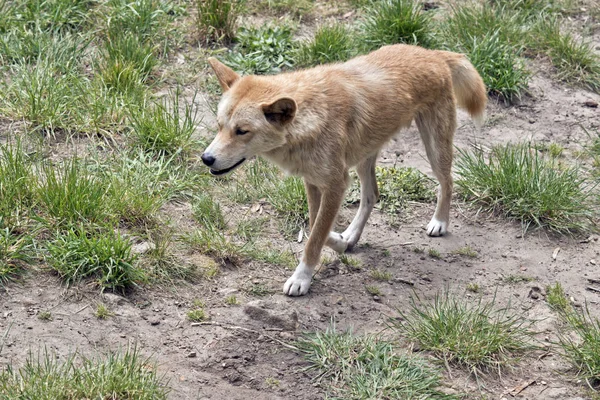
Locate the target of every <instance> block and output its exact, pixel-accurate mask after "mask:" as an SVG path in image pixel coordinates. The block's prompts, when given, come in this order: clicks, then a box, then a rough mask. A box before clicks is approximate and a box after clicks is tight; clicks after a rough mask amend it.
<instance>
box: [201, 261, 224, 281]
mask: <svg viewBox="0 0 600 400" xmlns="http://www.w3.org/2000/svg"><path fill="white" fill-rule="evenodd" d="M220 272H221V270H220V269H219V265H218V264H216V263H213V264H210V265H208V266H206V267H204V269H203V273H202V275H203V276H204V278H206V279H209V280H210V279H212V278H214V277H215V276H217V275H219V273H220Z"/></svg>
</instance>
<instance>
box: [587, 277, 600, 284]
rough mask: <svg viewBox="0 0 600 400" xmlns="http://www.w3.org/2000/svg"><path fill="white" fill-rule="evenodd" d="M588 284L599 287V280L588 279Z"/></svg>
mask: <svg viewBox="0 0 600 400" xmlns="http://www.w3.org/2000/svg"><path fill="white" fill-rule="evenodd" d="M588 282H589V283H595V284H597V285H599V284H600V279H595V278H588Z"/></svg>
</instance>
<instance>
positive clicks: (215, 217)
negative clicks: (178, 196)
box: [192, 193, 226, 230]
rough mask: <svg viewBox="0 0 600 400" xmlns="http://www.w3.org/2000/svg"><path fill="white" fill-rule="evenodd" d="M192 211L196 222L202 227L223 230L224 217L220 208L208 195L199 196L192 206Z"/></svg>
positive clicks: (224, 225)
mask: <svg viewBox="0 0 600 400" xmlns="http://www.w3.org/2000/svg"><path fill="white" fill-rule="evenodd" d="M192 210H193V212H194V217H195V218H196V220H197V221H198V222H200V223H201V224H202V225H203V226H205V227H207V226H208V227H211V228H210V229H213V228H214V229H220V230H222V229H225V227H226V224H225V217H224V216H223V211H221V206H220V205H219V203H217V202H216V201H214V200H213V198H212V197H211V196H210V195H209V194H207V193H203V194H201V195H199V196H198V197H197V198H196V199H195V200H194V203H193V204H192Z"/></svg>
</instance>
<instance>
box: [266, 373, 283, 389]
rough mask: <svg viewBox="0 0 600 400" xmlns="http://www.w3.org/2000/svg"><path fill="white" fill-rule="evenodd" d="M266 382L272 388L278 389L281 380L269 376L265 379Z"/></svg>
mask: <svg viewBox="0 0 600 400" xmlns="http://www.w3.org/2000/svg"><path fill="white" fill-rule="evenodd" d="M265 384H266V385H267V386H268V387H269V388H271V389H276V388H278V387H279V385H280V384H281V382H280V381H279V379H275V378H273V377H271V376H269V377H268V378H267V379H265Z"/></svg>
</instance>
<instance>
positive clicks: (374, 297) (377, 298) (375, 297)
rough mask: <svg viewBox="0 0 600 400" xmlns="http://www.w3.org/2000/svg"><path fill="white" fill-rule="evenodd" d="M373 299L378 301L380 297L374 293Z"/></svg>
mask: <svg viewBox="0 0 600 400" xmlns="http://www.w3.org/2000/svg"><path fill="white" fill-rule="evenodd" d="M373 300H375V301H376V302H378V303H380V302H381V297H379V296H377V295H375V296H373Z"/></svg>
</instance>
